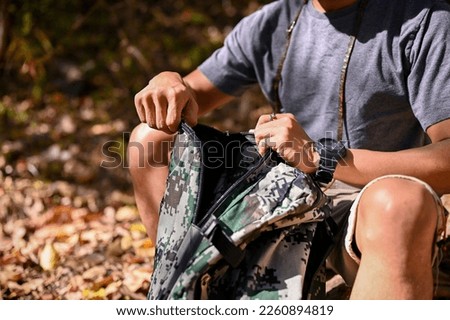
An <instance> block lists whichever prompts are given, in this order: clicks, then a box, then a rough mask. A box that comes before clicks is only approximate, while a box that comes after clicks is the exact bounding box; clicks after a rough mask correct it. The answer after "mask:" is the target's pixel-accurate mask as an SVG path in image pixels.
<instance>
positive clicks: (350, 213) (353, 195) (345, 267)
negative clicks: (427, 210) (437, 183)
mask: <svg viewBox="0 0 450 320" xmlns="http://www.w3.org/2000/svg"><path fill="white" fill-rule="evenodd" d="M386 178H397V179H408V180H411V181H415V182H417V183H420V184H421V185H423V186H424V187H425V188H426V189H427V190H428V191H429V192H430V193H431V194H432V195H433V197H434V199H435V200H436V205H437V207H438V221H437V228H436V247H435V250H434V258H433V259H434V262H435V260H436V257H437V256H438V253H439V250H438V248H437V243H438V241H440V240H442V239H443V238H444V237H445V227H446V218H447V212H446V210H445V208H444V206H443V204H442V201H441V199H440V198H439V196H438V195H437V194H436V192H435V191H434V190H433V189H432V188H431V187H430V186H429V185H428V184H427V183H425V182H423V181H422V180H419V179H416V178H414V177H409V176H403V175H387V176H383V177H380V178H377V179H375V180H373V181H371V182H370V183H368V184H367V185H366V186H365V187H364V188H363V189H362V190H361V189H358V188H354V187H352V186H349V185H347V184H345V183H342V182H340V181H336V182H335V183H334V184H333V186H332V187H331V188H329V189H328V190H327V191H326V194H327V195H328V196H329V197H330V198H331V199H332V204H333V217H334V218H335V220H336V222H337V224H338V225H343V226H344V227H343V229H342V232H341V234H339V235H338V240H337V241H338V244H337V246H336V248H334V249H333V251H332V252H331V254H330V256H329V257H328V260H327V264H328V266H329V267H331V268H332V269H333V270H334V271H336V272H337V273H339V274H340V275H341V276H342V278H343V279H344V281H345V283H346V284H347V285H349V286H352V285H353V282H354V280H355V277H356V273H357V271H358V267H359V263H360V255H359V252H358V250H357V246H356V243H355V237H354V236H355V228H356V216H357V208H358V204H359V200H360V199H361V196H362V195H363V194H364V191H365V190H367V188H368V187H370V186H371V185H372V184H374V183H375V182H377V181H379V180H381V179H386Z"/></svg>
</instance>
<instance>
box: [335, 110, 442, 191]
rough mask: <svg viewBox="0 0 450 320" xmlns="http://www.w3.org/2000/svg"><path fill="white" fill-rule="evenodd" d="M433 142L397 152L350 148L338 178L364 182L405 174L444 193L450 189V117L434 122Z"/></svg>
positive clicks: (339, 166) (340, 165)
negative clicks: (387, 175)
mask: <svg viewBox="0 0 450 320" xmlns="http://www.w3.org/2000/svg"><path fill="white" fill-rule="evenodd" d="M427 133H428V135H429V137H430V138H431V141H432V143H431V144H430V145H427V146H424V147H421V148H415V149H409V150H402V151H397V152H377V151H369V150H354V149H352V150H349V152H348V154H347V156H346V158H345V159H344V161H341V162H340V163H339V165H338V166H337V168H336V172H335V178H336V179H338V180H341V181H343V182H346V183H349V184H352V185H357V186H363V185H365V184H367V183H368V182H369V181H371V180H373V179H375V178H377V177H380V176H383V175H386V174H405V175H410V176H414V177H417V178H419V179H422V180H423V181H425V182H427V183H428V184H430V185H431V186H432V187H433V188H434V189H435V190H436V192H438V193H440V194H444V193H450V119H448V120H445V121H442V122H440V123H437V124H435V125H433V126H431V127H430V128H429V129H428V130H427Z"/></svg>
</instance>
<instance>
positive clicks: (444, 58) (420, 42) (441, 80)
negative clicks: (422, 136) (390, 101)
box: [407, 2, 450, 130]
mask: <svg viewBox="0 0 450 320" xmlns="http://www.w3.org/2000/svg"><path fill="white" fill-rule="evenodd" d="M409 61H410V66H411V70H410V73H409V75H408V79H407V84H408V91H409V99H410V101H411V105H412V108H413V112H414V114H415V116H416V117H417V119H418V120H419V122H420V124H421V126H422V128H423V129H424V130H426V129H427V128H428V127H430V126H432V125H433V124H436V123H438V122H441V121H443V120H446V119H449V118H450V6H449V5H448V4H447V3H444V2H437V3H435V5H434V6H433V7H431V8H430V10H429V11H428V13H427V15H426V16H425V17H424V19H423V20H422V21H421V24H420V26H419V29H418V32H417V34H416V37H415V38H414V40H413V43H412V46H411V51H410V54H409Z"/></svg>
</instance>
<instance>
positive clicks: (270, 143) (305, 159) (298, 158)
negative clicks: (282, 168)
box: [255, 113, 319, 173]
mask: <svg viewBox="0 0 450 320" xmlns="http://www.w3.org/2000/svg"><path fill="white" fill-rule="evenodd" d="M255 138H256V143H257V144H258V149H259V152H260V153H261V154H263V153H265V152H266V150H267V148H271V149H273V150H274V151H276V152H278V154H279V155H280V156H281V157H282V158H283V159H284V160H285V161H286V162H287V163H289V164H290V165H292V166H294V167H296V168H298V169H300V170H301V171H303V172H305V173H313V172H315V171H316V170H317V166H318V161H319V154H318V153H317V152H315V151H314V147H313V142H312V140H311V138H310V137H309V136H308V135H307V134H306V132H305V131H304V130H303V128H302V127H301V126H300V124H299V123H298V122H297V120H296V119H295V117H294V115H292V114H283V113H281V114H276V115H263V116H261V117H260V118H259V120H258V123H257V125H256V128H255Z"/></svg>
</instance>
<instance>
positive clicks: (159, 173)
mask: <svg viewBox="0 0 450 320" xmlns="http://www.w3.org/2000/svg"><path fill="white" fill-rule="evenodd" d="M173 139H174V135H169V134H166V133H164V132H162V131H157V130H154V129H151V128H150V127H149V126H148V125H147V124H140V125H138V126H137V127H136V128H135V129H134V130H133V132H132V133H131V137H130V142H129V144H128V159H129V166H130V174H131V179H132V181H133V187H134V195H135V199H136V205H137V208H138V210H139V215H140V216H141V220H142V223H143V224H144V226H145V228H146V229H147V234H148V235H149V237H150V239H152V241H155V240H156V231H157V230H156V229H157V226H158V219H159V215H158V213H159V205H160V202H161V199H162V197H163V195H164V190H165V183H166V179H167V175H168V164H169V153H170V143H171V141H173Z"/></svg>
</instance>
